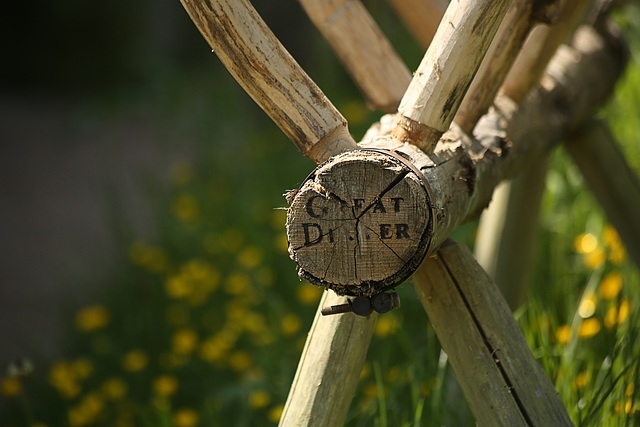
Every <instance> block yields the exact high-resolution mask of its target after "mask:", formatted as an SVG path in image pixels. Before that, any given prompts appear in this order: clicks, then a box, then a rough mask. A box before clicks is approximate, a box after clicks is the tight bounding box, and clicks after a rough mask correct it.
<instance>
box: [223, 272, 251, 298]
mask: <svg viewBox="0 0 640 427" xmlns="http://www.w3.org/2000/svg"><path fill="white" fill-rule="evenodd" d="M250 287H251V279H249V276H247V275H246V274H244V273H240V272H238V273H234V274H232V275H231V276H229V278H228V279H227V285H226V287H225V290H226V291H227V292H228V293H230V294H231V295H241V294H244V293H246V292H247V291H248V290H249V288H250Z"/></svg>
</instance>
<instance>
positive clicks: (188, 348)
mask: <svg viewBox="0 0 640 427" xmlns="http://www.w3.org/2000/svg"><path fill="white" fill-rule="evenodd" d="M197 346H198V334H197V333H196V331H194V330H193V329H189V328H184V329H180V330H178V331H176V332H175V333H174V334H173V339H172V347H173V351H174V352H175V353H177V354H181V355H187V354H191V353H193V351H194V350H195V349H196V347H197Z"/></svg>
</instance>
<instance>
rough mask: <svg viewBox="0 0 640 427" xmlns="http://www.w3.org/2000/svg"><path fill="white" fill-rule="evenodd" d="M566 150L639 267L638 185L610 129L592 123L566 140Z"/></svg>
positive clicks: (639, 187) (639, 199)
mask: <svg viewBox="0 0 640 427" xmlns="http://www.w3.org/2000/svg"><path fill="white" fill-rule="evenodd" d="M565 148H566V149H567V151H568V153H569V155H571V159H572V160H573V161H574V162H575V164H576V165H577V166H578V168H579V169H580V172H582V175H583V176H584V179H585V181H586V183H587V185H588V186H589V189H590V190H591V191H592V192H593V194H594V196H595V197H596V200H598V202H599V204H600V206H602V208H603V210H604V212H605V214H606V215H607V218H608V220H609V222H611V224H612V225H613V227H614V228H615V229H616V230H617V231H618V234H619V235H620V238H621V239H622V241H623V243H624V245H625V248H626V250H627V253H628V254H629V256H630V257H631V259H632V260H633V261H634V262H635V264H636V265H637V266H639V267H640V238H639V237H640V181H639V180H638V176H637V175H636V173H634V171H633V170H632V169H631V167H630V166H629V164H628V163H627V161H626V160H625V157H624V154H623V153H622V151H621V150H620V148H619V147H618V145H617V144H616V141H615V140H614V138H613V136H612V135H611V133H610V132H609V129H607V127H606V125H604V124H603V123H601V122H599V121H597V120H592V121H591V122H589V123H588V124H587V125H585V126H583V127H582V128H580V130H579V131H578V132H576V133H574V134H571V135H570V137H569V138H567V140H566V143H565Z"/></svg>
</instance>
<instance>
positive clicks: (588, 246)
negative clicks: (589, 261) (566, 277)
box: [573, 233, 598, 254]
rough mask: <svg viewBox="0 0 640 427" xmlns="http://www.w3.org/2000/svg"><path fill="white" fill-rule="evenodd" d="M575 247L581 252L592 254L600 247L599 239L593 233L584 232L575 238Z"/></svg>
mask: <svg viewBox="0 0 640 427" xmlns="http://www.w3.org/2000/svg"><path fill="white" fill-rule="evenodd" d="M573 247H574V249H575V250H576V252H578V253H579V254H590V253H591V252H593V251H595V250H596V249H597V248H598V239H597V238H596V236H594V235H593V234H591V233H582V234H580V235H578V237H576V238H575V239H574V240H573Z"/></svg>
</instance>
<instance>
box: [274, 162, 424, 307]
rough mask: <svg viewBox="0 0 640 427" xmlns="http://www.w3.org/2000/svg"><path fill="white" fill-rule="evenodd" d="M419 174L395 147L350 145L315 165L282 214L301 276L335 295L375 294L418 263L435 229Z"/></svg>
mask: <svg viewBox="0 0 640 427" xmlns="http://www.w3.org/2000/svg"><path fill="white" fill-rule="evenodd" d="M423 181H424V179H423V177H422V174H421V173H420V171H418V170H412V166H411V165H410V164H406V162H405V161H404V160H403V158H402V157H399V156H396V157H394V155H393V153H384V152H376V151H367V150H353V151H348V152H346V153H343V154H341V155H339V156H335V157H333V158H331V159H330V160H329V161H327V162H326V163H324V164H322V165H321V166H319V167H318V168H317V169H316V170H315V171H314V173H313V174H312V175H311V176H310V177H309V178H308V179H307V180H306V181H305V182H304V183H303V185H302V187H301V188H300V190H298V192H297V194H296V195H295V197H294V199H293V201H292V203H291V207H290V208H289V212H288V215H287V237H288V240H289V253H290V255H291V258H292V259H293V260H294V261H295V262H296V264H297V265H298V267H299V275H300V277H301V278H303V279H305V280H307V281H309V282H311V283H313V284H315V285H317V286H321V287H327V288H329V289H332V290H333V291H334V292H336V293H337V294H339V295H345V294H346V295H352V296H359V295H364V296H368V297H370V296H373V295H375V294H377V293H379V292H381V291H383V290H385V289H389V288H391V287H393V285H394V284H395V283H398V282H402V281H404V280H405V279H406V278H407V277H409V275H410V274H411V273H412V272H413V271H414V270H415V269H416V268H418V266H419V265H420V263H421V262H422V260H423V258H424V256H425V254H426V253H427V249H428V243H429V240H430V238H431V233H433V228H434V224H433V220H434V217H433V215H432V213H431V208H430V203H431V201H430V196H429V192H430V191H429V189H428V188H427V187H426V183H424V182H423Z"/></svg>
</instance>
